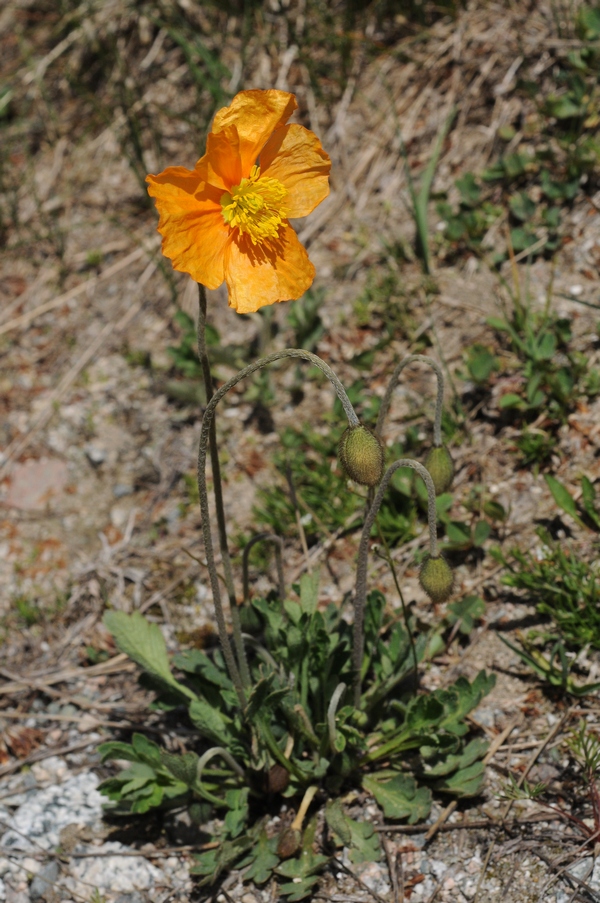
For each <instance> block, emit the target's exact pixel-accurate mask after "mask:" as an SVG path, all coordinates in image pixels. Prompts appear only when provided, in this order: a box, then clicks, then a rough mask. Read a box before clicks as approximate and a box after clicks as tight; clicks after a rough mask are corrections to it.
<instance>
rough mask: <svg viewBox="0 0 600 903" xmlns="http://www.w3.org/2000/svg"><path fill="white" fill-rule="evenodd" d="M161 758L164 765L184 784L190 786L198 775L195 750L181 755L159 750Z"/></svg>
mask: <svg viewBox="0 0 600 903" xmlns="http://www.w3.org/2000/svg"><path fill="white" fill-rule="evenodd" d="M161 760H162V764H163V765H164V767H165V768H166V769H167V770H168V771H170V772H171V774H172V775H173V777H175V778H177V780H178V781H181V782H182V783H184V784H185V785H186V786H188V787H191V786H192V785H193V784H195V782H196V778H197V776H198V756H197V755H196V753H195V752H187V753H184V755H182V756H177V755H173V754H172V753H169V752H166V750H162V751H161Z"/></svg>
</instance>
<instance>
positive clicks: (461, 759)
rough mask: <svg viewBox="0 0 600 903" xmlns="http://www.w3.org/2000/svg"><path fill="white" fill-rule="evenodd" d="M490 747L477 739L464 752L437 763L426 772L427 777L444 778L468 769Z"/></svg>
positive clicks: (485, 742) (484, 741) (468, 744)
mask: <svg viewBox="0 0 600 903" xmlns="http://www.w3.org/2000/svg"><path fill="white" fill-rule="evenodd" d="M488 746H489V744H488V743H487V741H486V740H482V739H481V738H480V737H476V738H475V739H474V740H471V742H470V743H467V745H466V746H465V748H464V749H463V751H462V752H460V753H454V754H451V755H449V756H446V758H445V759H442V761H441V762H437V763H436V764H435V765H433V766H432V767H431V768H428V769H427V771H426V774H427V777H442V776H444V775H447V774H451V773H452V772H453V771H460V770H461V769H465V768H468V767H469V766H470V765H472V764H473V763H474V762H476V761H477V759H480V758H482V757H483V756H484V755H485V754H486V752H487V750H488Z"/></svg>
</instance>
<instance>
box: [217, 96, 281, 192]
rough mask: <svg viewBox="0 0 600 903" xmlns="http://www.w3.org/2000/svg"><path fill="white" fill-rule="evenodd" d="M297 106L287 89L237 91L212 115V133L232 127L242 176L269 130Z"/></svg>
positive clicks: (247, 171)
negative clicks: (235, 133)
mask: <svg viewBox="0 0 600 903" xmlns="http://www.w3.org/2000/svg"><path fill="white" fill-rule="evenodd" d="M297 106H298V104H297V103H296V98H295V97H294V95H293V94H288V92H287V91H276V90H275V89H271V90H269V91H240V93H239V94H236V96H235V97H234V98H233V100H232V101H231V103H230V105H229V106H228V107H223V109H222V110H219V112H218V113H217V114H216V116H215V118H214V120H213V124H212V134H213V135H218V134H219V133H220V132H222V131H223V130H224V129H226V128H228V127H229V126H235V128H236V129H237V133H238V136H239V153H240V160H241V166H242V175H243V176H245V177H248V176H249V175H250V170H251V169H252V167H253V166H254V165H255V163H256V160H257V158H258V155H259V154H260V152H261V150H262V149H263V147H264V146H265V144H266V143H267V141H268V139H269V136H270V135H271V133H272V132H273V131H274V130H275V129H276V128H278V127H279V126H282V125H283V124H284V123H286V122H287V120H288V119H289V118H290V116H291V115H292V113H293V112H294V110H295V109H296V108H297ZM231 184H236V183H233V182H232V183H231Z"/></svg>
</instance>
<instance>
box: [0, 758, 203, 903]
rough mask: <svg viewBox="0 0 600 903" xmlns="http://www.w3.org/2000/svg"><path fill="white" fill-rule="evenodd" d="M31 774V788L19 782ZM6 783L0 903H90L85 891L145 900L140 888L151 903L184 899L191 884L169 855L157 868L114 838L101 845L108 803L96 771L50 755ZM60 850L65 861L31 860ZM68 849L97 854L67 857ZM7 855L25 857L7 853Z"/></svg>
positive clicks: (0, 817) (122, 900) (136, 902)
mask: <svg viewBox="0 0 600 903" xmlns="http://www.w3.org/2000/svg"><path fill="white" fill-rule="evenodd" d="M33 772H35V773H34V774H33ZM28 777H30V778H32V780H33V785H32V784H31V783H30V782H27V781H26V780H25V779H24V778H28ZM9 783H10V784H11V785H13V786H14V789H15V796H13V797H10V802H11V803H12V804H15V805H16V809H14V811H12V812H11V807H9V806H4V807H0V830H2V828H3V827H4V826H6V828H7V830H6V831H5V832H4V833H3V834H2V835H0V903H44V901H47V903H50V901H54V900H60V901H62V903H70V901H72V900H82V899H83V900H88V899H89V893H90V887H92V888H96V889H97V890H98V892H99V893H100V894H101V896H102V897H104V898H105V900H106V903H147V899H148V897H147V896H146V894H144V893H143V892H144V891H145V892H150V893H151V895H152V899H153V901H154V903H163V901H166V900H167V899H169V898H171V899H172V898H173V895H174V894H175V895H177V894H178V893H179V894H181V896H182V898H186V899H187V898H188V897H189V893H190V892H191V887H192V885H191V880H190V877H189V873H188V863H187V862H186V861H185V860H182V859H180V858H178V857H177V856H170V857H168V859H163V860H160V866H161V867H160V868H159V867H157V866H156V865H154V864H153V862H151V861H149V860H148V859H146V858H145V856H144V854H143V851H141V850H134V849H132V848H131V847H127V846H125V845H124V844H122V843H119V842H117V841H107V842H104V843H102V842H101V841H102V838H103V836H104V834H105V830H106V826H105V823H104V822H103V807H104V806H105V805H106V798H105V797H103V796H102V795H101V794H100V793H99V792H98V789H97V788H98V783H99V779H98V776H97V775H96V774H94V773H93V772H91V771H88V772H85V771H83V772H80V773H78V774H73V772H72V771H71V770H70V768H69V765H68V763H67V762H66V761H65V760H64V759H62V758H60V757H58V756H52V757H50V758H48V759H46V760H45V761H44V762H38V763H36V764H35V765H33V766H32V769H31V772H30V773H29V775H25V776H23V775H19V776H18V782H17V780H16V779H13V780H12V781H10V782H7V784H9ZM45 785H46V786H45ZM11 789H12V786H11ZM69 832H71V833H73V832H74V839H73V843H72V844H69V843H67V839H68V838H67V834H68V833H69ZM57 847H61V848H62V849H63V850H64V851H65V853H66V856H67V859H66V860H65V862H64V863H63V864H61V863H59V862H58V861H57V860H55V859H54V858H52V859H49V860H47V861H44V860H43V857H42V858H40V857H39V856H37V855H34V854H39V852H40V851H41V850H48V851H51V852H52V853H53V852H54V851H55V849H56V848H57ZM73 849H76V850H77V851H81V852H85V853H96V852H97V853H98V855H97V856H96V855H91V856H85V857H80V858H78V857H73V858H71V859H69V858H68V856H69V853H70V852H72V850H73ZM153 850H154V847H152V848H151V852H153ZM12 852H15V853H16V852H18V853H26V854H30V855H25V856H22V855H18V856H11V853H12ZM123 854H133V855H123ZM29 882H31V883H29Z"/></svg>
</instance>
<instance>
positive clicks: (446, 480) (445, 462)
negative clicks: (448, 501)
mask: <svg viewBox="0 0 600 903" xmlns="http://www.w3.org/2000/svg"><path fill="white" fill-rule="evenodd" d="M425 467H426V468H427V470H428V471H429V473H430V474H431V479H432V480H433V485H434V486H435V494H436V495H441V494H442V492H446V491H447V490H448V489H450V487H451V486H452V480H453V479H454V461H453V460H452V458H451V457H450V452H449V451H448V449H447V448H446V446H445V445H438V446H434V447H433V448H432V449H430V451H429V454H428V455H427V457H426V458H425Z"/></svg>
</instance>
